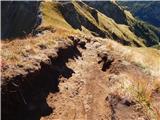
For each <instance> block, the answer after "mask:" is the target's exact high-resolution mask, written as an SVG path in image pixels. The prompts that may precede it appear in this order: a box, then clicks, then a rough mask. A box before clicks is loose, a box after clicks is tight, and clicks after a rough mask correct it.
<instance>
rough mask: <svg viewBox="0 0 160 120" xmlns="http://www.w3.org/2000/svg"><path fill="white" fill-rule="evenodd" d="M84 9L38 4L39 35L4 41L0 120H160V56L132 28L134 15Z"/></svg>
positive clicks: (76, 5)
mask: <svg viewBox="0 0 160 120" xmlns="http://www.w3.org/2000/svg"><path fill="white" fill-rule="evenodd" d="M17 2H18V1H15V5H18V6H17V7H18V8H19V7H20V6H19V4H16V3H17ZM28 2H29V1H28ZM29 3H32V2H29ZM98 3H99V2H98ZM98 3H97V5H98ZM102 3H103V2H102ZM87 4H88V3H87ZM87 4H85V3H84V2H68V1H65V2H62V1H61V2H41V8H40V9H41V11H42V24H41V25H40V26H38V28H37V29H36V30H35V31H34V32H35V35H27V36H25V37H23V38H16V39H15V38H14V39H12V40H10V39H9V40H5V41H2V43H1V44H2V49H1V64H0V65H1V96H2V103H1V105H2V120H102V119H103V120H126V119H129V120H159V119H160V110H159V108H160V100H159V98H160V51H159V50H157V49H154V48H151V47H146V46H147V45H148V44H147V43H146V42H145V39H142V38H140V36H138V35H136V33H135V31H134V30H133V29H131V26H130V25H133V24H131V23H133V21H135V20H134V19H135V18H134V17H133V16H132V15H131V14H130V13H129V12H127V11H125V12H123V10H122V9H121V8H120V7H118V6H117V5H116V4H115V3H112V2H111V3H110V4H108V5H109V6H110V10H111V11H112V9H111V8H112V7H113V8H114V10H115V11H116V12H119V15H118V17H117V16H116V15H115V13H114V12H113V11H114V10H113V11H112V12H111V13H114V15H112V14H111V15H107V16H106V15H105V14H104V13H102V12H100V9H99V10H97V9H95V7H94V8H92V7H89V6H88V5H87ZM99 4H100V6H99V7H102V6H101V5H102V4H101V2H100V3H99ZM111 6H112V7H111ZM10 7H11V6H10ZM107 8H108V7H107ZM21 9H22V11H23V8H21ZM28 10H29V9H28ZM31 10H32V9H31ZM22 11H21V10H20V11H17V12H15V13H21V14H22V13H23V12H22ZM26 12H27V11H26ZM21 14H20V16H21ZM23 14H24V15H26V14H25V12H24V13H23ZM10 15H11V16H13V15H14V14H12V12H11V13H10ZM123 15H126V16H127V17H128V18H126V17H122V19H121V21H119V20H118V18H119V17H121V16H123ZM16 17H18V15H17V16H16ZM13 18H15V17H13ZM19 19H20V18H19ZM22 19H24V18H22ZM123 20H124V24H122V23H123ZM129 20H131V21H129ZM132 20H133V21H132ZM26 21H27V19H26ZM119 22H122V23H121V24H119ZM125 22H126V23H125ZM13 23H14V25H18V24H19V23H18V21H17V22H13ZM129 23H130V24H129ZM20 24H21V23H20ZM135 24H136V25H137V22H135ZM9 27H10V26H9ZM19 27H20V28H21V27H23V25H22V26H19ZM138 28H139V29H140V30H141V31H142V33H143V34H144V31H145V32H146V33H148V32H147V30H149V29H150V28H148V27H147V30H146V29H145V27H142V25H140V27H138ZM15 32H16V31H15ZM20 32H22V31H20ZM154 32H155V31H154ZM143 34H142V35H143ZM146 35H147V34H146ZM144 37H145V36H144ZM148 37H150V35H149V34H148ZM153 38H154V37H153ZM156 45H157V44H156ZM156 45H155V46H154V47H156ZM137 46H138V47H137ZM139 46H142V47H139ZM143 46H144V47H143Z"/></svg>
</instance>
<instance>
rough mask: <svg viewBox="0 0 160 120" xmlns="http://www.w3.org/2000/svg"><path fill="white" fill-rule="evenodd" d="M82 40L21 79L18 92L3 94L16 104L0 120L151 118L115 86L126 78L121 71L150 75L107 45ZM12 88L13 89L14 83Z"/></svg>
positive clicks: (129, 73)
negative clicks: (49, 62) (36, 73)
mask: <svg viewBox="0 0 160 120" xmlns="http://www.w3.org/2000/svg"><path fill="white" fill-rule="evenodd" d="M70 39H74V38H73V37H70ZM85 42H86V45H85V44H84V41H83V42H81V43H79V44H78V45H75V46H73V47H72V46H71V47H68V48H65V49H60V50H59V52H58V53H57V55H58V57H57V58H56V59H51V64H48V65H43V64H42V65H41V70H40V72H38V75H37V77H35V76H34V77H33V79H32V80H27V81H25V82H24V83H23V81H21V82H22V83H19V85H21V87H20V88H19V87H18V88H16V90H18V92H17V93H10V94H12V95H9V98H7V97H8V96H7V95H6V99H5V100H9V101H12V102H13V103H14V105H9V106H11V108H12V110H11V109H10V110H11V112H12V113H11V114H9V113H5V114H3V115H6V116H7V117H6V116H2V117H3V119H4V120H22V119H24V120H149V118H148V116H147V114H146V113H145V112H144V110H143V108H142V107H141V106H139V104H137V103H136V102H135V101H134V100H132V99H131V98H130V97H126V96H125V95H121V94H120V91H119V89H118V86H119V83H120V81H121V80H122V81H124V80H125V79H123V77H121V75H123V74H127V76H129V77H131V78H132V79H133V80H136V78H145V79H150V78H149V76H147V75H145V74H144V73H143V71H142V70H141V69H140V68H138V67H137V66H135V65H132V64H130V63H127V62H125V61H124V60H123V59H121V57H119V56H117V55H116V56H115V55H114V54H111V52H110V51H107V52H106V51H105V49H104V48H105V47H106V46H105V44H102V43H99V42H95V41H91V42H89V41H88V42H87V41H85ZM104 51H105V52H104ZM103 52H104V53H103ZM136 75H138V77H136V78H135V76H136ZM26 79H28V78H26ZM16 80H18V78H17V79H16ZM15 82H16V81H15ZM26 85H27V86H26ZM12 86H14V87H17V86H16V84H14V82H13V84H12ZM14 90H15V88H14V89H13V92H14ZM16 96H17V99H15V97H16ZM18 96H19V97H18ZM4 97H5V96H3V99H2V100H4ZM18 100H19V101H18ZM2 102H3V103H6V104H4V105H3V106H2V108H3V111H9V109H8V110H7V108H6V110H4V109H5V106H7V104H8V103H7V102H5V101H2ZM14 109H17V110H16V111H14ZM13 111H14V112H13Z"/></svg>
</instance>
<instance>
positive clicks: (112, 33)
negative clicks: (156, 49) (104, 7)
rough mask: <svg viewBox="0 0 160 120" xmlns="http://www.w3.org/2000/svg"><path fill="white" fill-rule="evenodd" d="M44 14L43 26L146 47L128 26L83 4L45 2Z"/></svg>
mask: <svg viewBox="0 0 160 120" xmlns="http://www.w3.org/2000/svg"><path fill="white" fill-rule="evenodd" d="M42 12H43V15H44V21H43V24H42V26H44V25H47V26H48V25H49V26H52V27H61V28H64V29H67V30H69V31H76V32H81V33H87V34H92V35H94V36H100V37H105V38H111V39H114V40H117V41H119V42H121V43H122V44H124V45H133V46H145V45H144V40H143V39H142V38H140V37H138V36H136V35H135V33H134V32H132V31H131V30H130V29H129V27H128V26H127V25H122V24H118V23H116V22H115V21H114V20H113V19H112V18H110V17H107V16H105V15H104V14H103V13H101V12H99V11H97V10H96V9H94V8H91V7H89V6H88V5H86V4H85V3H83V2H66V3H61V2H58V3H55V2H52V3H50V2H44V3H42Z"/></svg>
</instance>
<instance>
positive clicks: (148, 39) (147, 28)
mask: <svg viewBox="0 0 160 120" xmlns="http://www.w3.org/2000/svg"><path fill="white" fill-rule="evenodd" d="M86 3H87V4H88V5H90V6H92V7H93V8H96V9H97V10H99V11H100V12H102V13H103V14H105V15H106V16H108V17H111V18H112V19H113V20H115V21H116V22H117V23H120V24H125V25H128V26H129V29H130V30H131V31H132V32H134V33H135V34H136V35H137V36H139V37H141V38H142V39H144V42H145V44H146V45H147V46H152V45H155V44H158V43H159V41H160V30H159V29H158V28H156V27H154V26H151V25H149V24H147V23H144V22H143V21H140V20H137V19H136V18H134V17H133V16H132V15H131V13H130V12H129V11H126V10H123V9H122V8H121V7H120V6H118V4H117V3H113V2H110V1H103V2H96V1H95V2H86ZM113 8H114V9H113Z"/></svg>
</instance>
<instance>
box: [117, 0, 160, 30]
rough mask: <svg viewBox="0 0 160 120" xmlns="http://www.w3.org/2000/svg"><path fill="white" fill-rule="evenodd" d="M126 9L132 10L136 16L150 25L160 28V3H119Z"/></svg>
mask: <svg viewBox="0 0 160 120" xmlns="http://www.w3.org/2000/svg"><path fill="white" fill-rule="evenodd" d="M118 3H119V4H120V5H121V6H123V7H124V8H125V9H128V10H130V11H131V12H132V13H133V14H134V15H135V16H137V17H138V18H140V19H141V20H144V21H146V22H148V23H150V24H153V25H155V26H157V27H160V16H159V14H160V2H159V1H136V2H135V1H134V2H132V1H130V2H127V1H119V2H118Z"/></svg>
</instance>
